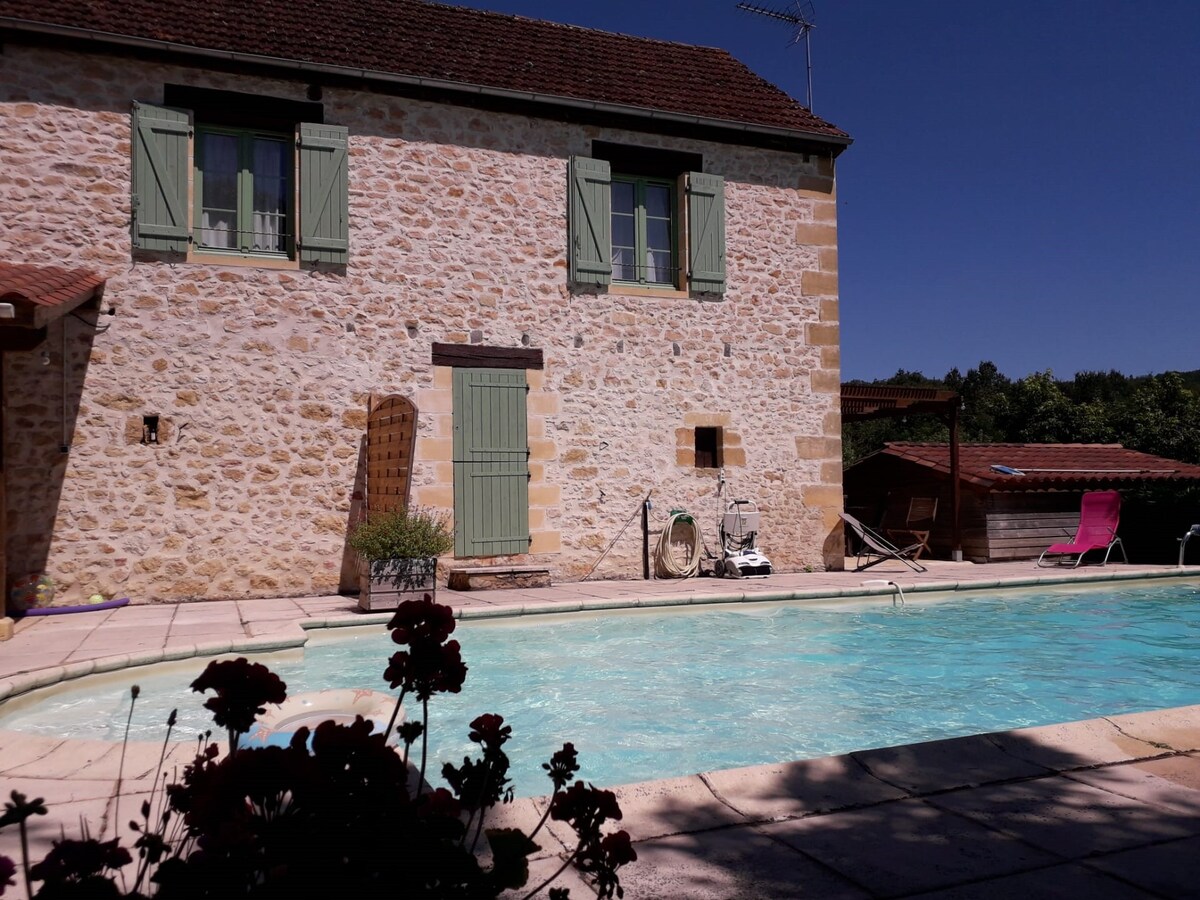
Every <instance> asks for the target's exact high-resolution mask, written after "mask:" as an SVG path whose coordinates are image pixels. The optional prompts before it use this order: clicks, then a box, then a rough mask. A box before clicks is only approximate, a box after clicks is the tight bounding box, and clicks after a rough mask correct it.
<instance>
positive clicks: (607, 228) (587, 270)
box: [568, 156, 612, 284]
mask: <svg viewBox="0 0 1200 900" xmlns="http://www.w3.org/2000/svg"><path fill="white" fill-rule="evenodd" d="M611 184H612V173H611V172H610V170H609V166H608V162H607V161H606V160H603V159H588V158H587V157H585V156H572V157H571V166H570V195H571V210H570V213H571V215H570V234H569V243H570V247H569V248H568V255H569V256H570V278H571V281H572V282H573V283H575V284H608V283H610V282H611V281H612V193H611Z"/></svg>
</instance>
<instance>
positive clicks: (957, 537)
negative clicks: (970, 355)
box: [949, 398, 963, 562]
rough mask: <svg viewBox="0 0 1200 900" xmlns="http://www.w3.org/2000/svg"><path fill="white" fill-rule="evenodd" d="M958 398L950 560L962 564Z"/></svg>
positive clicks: (952, 446) (952, 431) (954, 422)
mask: <svg viewBox="0 0 1200 900" xmlns="http://www.w3.org/2000/svg"><path fill="white" fill-rule="evenodd" d="M958 404H959V400H958V398H955V400H954V405H953V406H951V407H950V423H949V424H950V496H951V498H952V499H951V501H950V506H951V514H952V515H953V516H954V518H953V519H951V521H950V525H951V529H952V530H951V532H950V547H951V550H950V558H951V559H953V560H954V561H955V562H962V558H963V553H962V525H961V524H960V522H959V515H960V513H961V511H962V482H961V480H960V477H959V468H958Z"/></svg>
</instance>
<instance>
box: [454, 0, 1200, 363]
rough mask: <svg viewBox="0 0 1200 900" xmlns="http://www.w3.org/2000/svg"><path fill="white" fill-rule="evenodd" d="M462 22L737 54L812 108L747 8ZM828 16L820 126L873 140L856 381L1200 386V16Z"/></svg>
mask: <svg viewBox="0 0 1200 900" xmlns="http://www.w3.org/2000/svg"><path fill="white" fill-rule="evenodd" d="M758 2H759V3H760V5H763V6H768V7H773V8H776V9H787V8H789V6H790V3H789V0H779V2H774V0H758ZM458 5H462V6H474V7H477V8H481V9H491V10H496V11H499V12H508V13H516V14H519V15H525V16H531V17H535V18H541V19H551V20H554V21H560V22H569V23H571V24H575V25H583V26H587V27H593V28H603V29H606V30H609V31H621V32H625V33H628V34H637V35H644V36H647V37H656V38H662V39H665V40H674V41H682V42H685V43H691V44H702V45H705V46H716V47H723V48H725V49H727V50H729V51H730V52H731V53H732V54H733V55H734V56H736V57H738V58H739V59H740V60H742V61H743V62H744V63H746V64H747V65H748V66H750V68H752V69H753V70H754V71H756V72H757V73H758V74H760V75H762V76H763V77H765V78H767V79H768V80H770V81H772V82H774V83H775V84H777V85H779V86H780V87H782V88H784V89H785V90H787V91H788V92H789V93H791V94H792V96H794V97H797V98H798V99H800V100H801V101H803V100H804V97H805V75H804V52H803V50H802V49H801V47H799V46H789V37H790V35H789V31H788V28H787V26H785V25H782V24H779V23H775V22H771V21H768V20H766V19H762V18H760V17H758V16H753V15H750V14H748V13H745V12H741V11H739V10H737V8H736V0H687V2H684V0H658V2H644V0H642V2H634V0H600V2H598V3H592V4H583V3H577V2H566V0H458ZM813 5H814V19H815V21H816V26H817V27H816V29H815V30H814V31H813V34H812V49H813V68H814V75H813V82H814V83H813V107H814V112H816V113H817V114H818V115H820V116H822V117H824V118H825V119H828V120H829V121H831V122H833V123H834V124H836V125H838V126H840V127H842V128H844V129H845V130H847V131H848V132H850V134H851V135H852V136H853V137H854V140H855V142H854V144H853V145H852V146H851V147H850V149H848V150H847V151H846V152H845V153H844V154H843V155H842V156H841V158H840V160H839V163H838V199H839V244H840V266H841V314H842V370H843V371H842V375H843V378H844V379H850V378H867V379H871V378H879V377H886V376H888V375H891V374H893V373H895V372H896V370H897V369H909V370H918V371H923V372H925V374H927V375H931V376H941V375H944V374H945V373H946V371H947V370H949V369H950V368H951V367H952V366H957V367H958V368H959V369H961V370H962V371H964V372H965V371H966V370H967V369H968V368H971V367H973V366H976V365H977V364H978V363H979V362H980V361H981V360H985V359H990V360H991V361H993V362H995V363H996V365H997V366H999V368H1000V370H1001V371H1002V372H1004V373H1005V374H1006V375H1009V376H1011V377H1020V376H1023V375H1026V374H1028V373H1030V372H1034V371H1042V370H1045V369H1052V370H1053V371H1054V373H1055V375H1057V376H1058V377H1062V378H1069V377H1071V376H1073V375H1074V374H1075V373H1076V372H1078V371H1094V370H1105V371H1106V370H1108V369H1118V370H1120V371H1122V372H1124V373H1125V374H1129V375H1138V374H1146V373H1151V372H1163V371H1167V370H1171V369H1179V370H1190V369H1197V368H1200V339H1198V338H1200V303H1198V302H1197V301H1198V300H1200V52H1198V51H1197V44H1198V43H1200V2H1197V0H1040V2H1039V0H1005V2H998V3H988V2H983V0H813Z"/></svg>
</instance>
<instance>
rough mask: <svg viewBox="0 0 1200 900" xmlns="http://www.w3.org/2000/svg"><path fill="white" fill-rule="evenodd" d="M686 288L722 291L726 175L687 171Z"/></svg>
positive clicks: (715, 292) (720, 292)
mask: <svg viewBox="0 0 1200 900" xmlns="http://www.w3.org/2000/svg"><path fill="white" fill-rule="evenodd" d="M688 288H689V289H691V290H693V291H700V292H704V293H714V294H723V293H725V179H724V178H722V177H721V176H720V175H705V174H704V173H702V172H690V173H688Z"/></svg>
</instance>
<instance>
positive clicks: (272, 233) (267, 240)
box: [250, 141, 287, 253]
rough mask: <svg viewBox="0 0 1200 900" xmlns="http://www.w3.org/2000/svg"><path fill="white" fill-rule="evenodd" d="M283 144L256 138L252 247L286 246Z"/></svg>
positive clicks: (273, 247) (275, 248) (255, 248)
mask: <svg viewBox="0 0 1200 900" xmlns="http://www.w3.org/2000/svg"><path fill="white" fill-rule="evenodd" d="M284 149H285V148H284V146H283V145H282V144H281V143H280V142H279V141H255V142H254V168H253V171H254V216H253V224H252V227H253V229H254V234H253V236H252V241H251V245H250V246H251V249H252V250H256V251H266V252H270V253H274V252H278V251H280V250H283V249H284V244H283V224H284V215H283V213H284V210H285V208H286V207H285V204H284V191H285V190H286V188H287V173H286V171H285V169H284Z"/></svg>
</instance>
